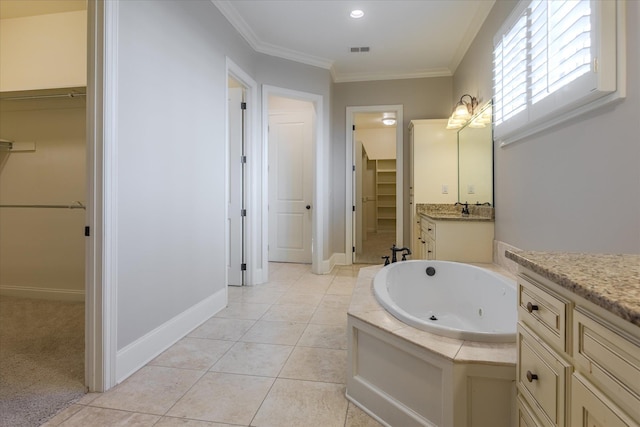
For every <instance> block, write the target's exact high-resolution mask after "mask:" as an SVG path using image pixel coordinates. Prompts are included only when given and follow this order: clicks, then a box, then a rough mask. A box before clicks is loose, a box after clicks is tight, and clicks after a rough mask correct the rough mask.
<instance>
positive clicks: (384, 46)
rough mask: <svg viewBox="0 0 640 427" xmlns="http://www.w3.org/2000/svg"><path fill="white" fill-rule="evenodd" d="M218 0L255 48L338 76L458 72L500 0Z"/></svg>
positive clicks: (377, 77) (341, 78) (357, 78)
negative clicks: (358, 13) (354, 13)
mask: <svg viewBox="0 0 640 427" xmlns="http://www.w3.org/2000/svg"><path fill="white" fill-rule="evenodd" d="M211 1H212V2H213V3H214V4H215V5H216V6H217V7H218V9H220V11H221V12H222V13H223V14H224V15H225V16H226V18H227V19H228V20H229V21H230V22H231V24H232V25H233V26H234V27H235V28H236V29H237V30H238V31H239V32H240V34H241V35H242V36H243V37H244V38H245V39H246V40H247V42H248V43H249V44H250V45H251V46H252V47H253V48H254V49H255V50H256V51H258V52H262V53H265V54H268V55H272V56H277V57H281V58H286V59H290V60H293V61H297V62H302V63H305V64H309V65H314V66H317V67H322V68H326V69H329V70H331V73H332V75H333V78H334V81H335V82H348V81H364V80H385V79H398V78H417V77H437V76H451V75H453V73H454V72H455V69H456V67H457V66H458V64H459V63H460V61H461V59H462V57H463V56H464V54H465V52H466V51H467V49H468V47H469V45H470V44H471V41H472V40H473V38H474V37H475V35H476V34H477V32H478V30H479V29H480V27H481V25H482V23H483V22H484V20H485V18H486V17H487V15H488V13H489V10H490V9H491V7H492V6H493V4H494V2H495V0H211ZM353 9H361V10H363V11H364V13H365V15H364V17H363V18H361V19H357V20H356V19H352V18H350V17H349V13H350V12H351V10H353ZM363 46H366V47H369V48H370V52H368V53H362V52H358V53H351V52H350V48H351V47H363Z"/></svg>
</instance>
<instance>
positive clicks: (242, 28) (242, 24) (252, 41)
mask: <svg viewBox="0 0 640 427" xmlns="http://www.w3.org/2000/svg"><path fill="white" fill-rule="evenodd" d="M211 2H212V3H213V4H214V5H215V6H216V7H217V8H218V10H220V12H221V13H222V14H223V15H224V17H225V18H227V20H228V21H229V22H230V23H231V25H233V27H234V28H235V29H236V30H237V31H238V33H240V35H241V36H242V38H244V39H245V40H246V41H247V43H249V46H251V47H252V48H253V50H255V51H256V52H260V53H264V54H266V55H270V56H276V57H278V58H283V59H288V60H291V61H295V62H300V63H302V64H307V65H312V66H314V67H320V68H324V69H326V70H329V69H331V67H332V65H333V61H331V60H329V59H327V58H321V57H318V56H313V55H309V54H307V53H304V52H298V51H296V50H293V49H286V48H283V47H281V46H276V45H274V44H270V43H265V42H263V41H262V40H260V39H259V38H258V36H256V34H255V33H254V32H253V30H252V29H251V27H250V26H249V24H247V22H246V21H245V20H244V19H242V16H240V14H239V13H238V12H237V11H236V9H235V8H234V7H233V6H232V5H231V1H230V0H211Z"/></svg>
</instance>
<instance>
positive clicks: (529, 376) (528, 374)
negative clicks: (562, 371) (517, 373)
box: [527, 371, 538, 383]
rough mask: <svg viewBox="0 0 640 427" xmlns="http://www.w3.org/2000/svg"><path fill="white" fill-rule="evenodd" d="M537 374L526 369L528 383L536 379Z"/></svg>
mask: <svg viewBox="0 0 640 427" xmlns="http://www.w3.org/2000/svg"><path fill="white" fill-rule="evenodd" d="M537 379H538V376H537V375H536V374H534V373H532V372H531V371H527V381H529V382H530V383H532V382H533V381H534V380H537Z"/></svg>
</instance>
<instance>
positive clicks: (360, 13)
mask: <svg viewBox="0 0 640 427" xmlns="http://www.w3.org/2000/svg"><path fill="white" fill-rule="evenodd" d="M349 16H350V17H352V18H354V19H358V18H362V17H363V16H364V12H363V11H361V10H360V9H355V10H352V11H351V13H350V14H349Z"/></svg>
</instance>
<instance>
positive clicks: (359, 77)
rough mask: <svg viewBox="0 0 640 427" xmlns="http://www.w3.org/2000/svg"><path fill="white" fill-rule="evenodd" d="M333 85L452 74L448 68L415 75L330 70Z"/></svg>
mask: <svg viewBox="0 0 640 427" xmlns="http://www.w3.org/2000/svg"><path fill="white" fill-rule="evenodd" d="M331 76H332V77H333V82H334V83H349V82H363V81H374V80H403V79H422V78H425V77H451V76H453V73H452V72H451V70H449V69H448V68H436V69H433V70H426V71H420V72H415V73H397V74H394V73H345V74H340V73H337V72H336V71H335V70H334V69H332V70H331Z"/></svg>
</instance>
